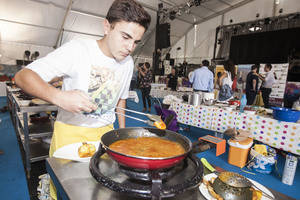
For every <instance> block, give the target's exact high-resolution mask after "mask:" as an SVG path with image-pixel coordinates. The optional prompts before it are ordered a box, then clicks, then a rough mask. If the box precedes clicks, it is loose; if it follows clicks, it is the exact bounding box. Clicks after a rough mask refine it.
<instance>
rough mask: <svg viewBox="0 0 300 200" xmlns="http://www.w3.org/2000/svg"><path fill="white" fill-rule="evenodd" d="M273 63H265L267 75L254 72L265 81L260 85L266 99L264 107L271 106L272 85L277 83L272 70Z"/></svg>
mask: <svg viewBox="0 0 300 200" xmlns="http://www.w3.org/2000/svg"><path fill="white" fill-rule="evenodd" d="M271 69H272V65H271V64H270V63H267V64H265V67H264V71H265V72H266V76H265V77H264V76H262V75H261V74H257V73H254V75H257V76H258V78H259V79H260V80H262V81H263V83H262V86H261V87H260V91H261V94H262V98H263V101H264V107H265V108H269V107H270V104H269V98H270V94H271V92H272V86H273V84H274V83H275V76H274V73H273V72H271Z"/></svg>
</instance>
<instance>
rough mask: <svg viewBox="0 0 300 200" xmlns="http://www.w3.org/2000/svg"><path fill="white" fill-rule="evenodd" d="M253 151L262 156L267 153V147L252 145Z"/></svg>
mask: <svg viewBox="0 0 300 200" xmlns="http://www.w3.org/2000/svg"><path fill="white" fill-rule="evenodd" d="M254 150H255V151H256V152H257V153H259V154H262V155H267V153H268V151H267V146H266V145H264V144H256V145H254Z"/></svg>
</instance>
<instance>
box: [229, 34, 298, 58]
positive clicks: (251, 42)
mask: <svg viewBox="0 0 300 200" xmlns="http://www.w3.org/2000/svg"><path fill="white" fill-rule="evenodd" d="M299 48H300V28H292V29H284V30H278V31H269V32H261V33H252V34H248V35H239V36H233V37H232V38H231V43H230V55H229V57H230V59H231V60H233V61H234V63H236V64H251V63H287V62H288V56H289V55H290V53H291V52H292V51H293V50H295V49H299Z"/></svg>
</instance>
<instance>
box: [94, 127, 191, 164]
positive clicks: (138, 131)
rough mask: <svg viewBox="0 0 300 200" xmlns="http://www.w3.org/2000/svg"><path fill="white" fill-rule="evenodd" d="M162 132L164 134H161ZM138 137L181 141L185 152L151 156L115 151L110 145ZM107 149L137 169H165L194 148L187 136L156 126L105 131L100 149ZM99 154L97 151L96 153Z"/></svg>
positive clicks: (113, 157) (120, 162)
mask: <svg viewBox="0 0 300 200" xmlns="http://www.w3.org/2000/svg"><path fill="white" fill-rule="evenodd" d="M160 133H162V134H160ZM138 137H161V138H162V139H166V140H170V141H173V142H177V143H179V144H180V145H181V146H182V147H183V148H184V150H185V153H183V154H180V155H178V156H174V157H166V158H150V157H140V156H131V155H126V154H122V153H119V152H116V151H113V150H111V149H110V148H109V146H110V145H111V144H112V143H114V142H116V141H119V140H123V139H128V138H138ZM101 148H103V149H105V150H106V152H107V154H108V155H109V156H110V157H111V158H112V159H113V160H115V161H117V162H118V163H119V164H121V165H125V166H127V167H131V168H135V169H149V170H156V169H163V168H169V167H172V166H174V165H176V164H177V163H179V162H180V161H182V160H183V159H184V158H186V156H187V155H188V154H189V153H190V152H191V150H192V142H191V141H190V140H189V139H188V138H187V137H185V136H183V135H181V134H178V133H176V132H173V131H170V130H159V129H154V128H139V127H136V128H122V129H117V130H112V131H109V132H107V133H105V134H104V135H103V136H102V137H101V144H100V146H99V149H101ZM95 154H97V152H96V153H95Z"/></svg>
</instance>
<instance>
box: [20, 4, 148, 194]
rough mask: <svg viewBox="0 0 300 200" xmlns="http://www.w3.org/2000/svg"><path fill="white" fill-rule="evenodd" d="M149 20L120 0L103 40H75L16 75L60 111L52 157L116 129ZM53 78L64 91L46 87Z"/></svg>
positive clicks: (28, 89)
mask: <svg viewBox="0 0 300 200" xmlns="http://www.w3.org/2000/svg"><path fill="white" fill-rule="evenodd" d="M150 21H151V17H150V15H149V14H148V13H147V12H146V11H145V10H144V9H143V8H142V6H141V5H140V4H138V3H137V2H135V1H134V0H116V1H114V2H113V4H112V5H111V7H110V9H109V11H108V13H107V16H106V19H105V20H104V22H103V29H104V37H103V38H102V39H101V40H98V41H96V40H91V39H78V40H73V41H71V42H69V43H67V44H65V45H63V46H61V47H60V48H58V49H56V50H55V51H53V52H52V53H50V54H48V55H47V56H46V57H44V58H41V59H39V60H37V61H35V62H33V63H32V64H30V65H29V66H27V67H26V68H25V69H23V70H21V71H19V72H18V73H17V74H16V76H15V80H16V83H17V85H18V86H19V87H20V88H22V89H23V90H24V91H25V92H27V93H29V94H31V95H33V96H36V97H38V98H41V99H43V100H46V101H48V102H50V103H52V104H55V105H57V106H58V107H59V110H58V115H57V120H56V122H55V125H54V132H53V136H52V141H51V145H50V152H49V154H50V157H51V156H52V155H53V153H54V152H55V151H56V150H57V149H58V148H61V147H62V146H65V145H68V144H72V143H77V142H84V141H99V140H100V138H101V136H102V135H103V134H104V133H106V132H108V131H110V130H112V129H113V123H114V121H115V114H114V110H115V107H116V106H117V107H121V108H125V104H126V98H127V97H128V91H129V85H130V80H131V76H132V72H133V67H134V64H133V60H132V57H131V56H130V53H132V52H133V50H134V48H135V47H136V45H137V43H138V42H139V41H140V40H141V38H142V36H143V34H144V33H145V31H146V30H147V28H148V26H149V24H150ZM54 77H63V86H62V90H58V89H56V88H54V87H52V86H50V85H49V84H47V82H48V81H50V80H51V79H52V78H54ZM116 111H117V112H119V113H125V112H124V110H122V109H116ZM118 121H119V127H120V128H124V127H125V117H124V116H122V115H118ZM51 189H53V188H51ZM51 193H52V194H51V196H53V197H54V198H55V196H54V195H53V190H52V191H51Z"/></svg>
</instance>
